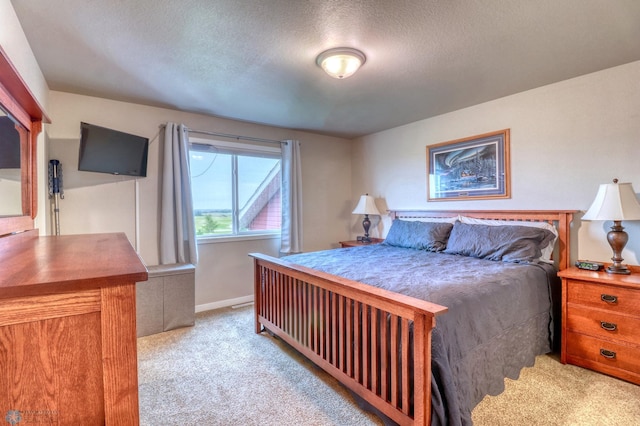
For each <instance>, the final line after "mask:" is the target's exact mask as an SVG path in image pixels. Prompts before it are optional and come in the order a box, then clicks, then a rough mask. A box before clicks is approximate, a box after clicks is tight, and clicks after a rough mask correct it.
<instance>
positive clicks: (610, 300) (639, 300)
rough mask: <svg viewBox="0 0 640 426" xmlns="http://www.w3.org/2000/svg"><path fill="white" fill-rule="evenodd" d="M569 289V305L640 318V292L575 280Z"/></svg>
mask: <svg viewBox="0 0 640 426" xmlns="http://www.w3.org/2000/svg"><path fill="white" fill-rule="evenodd" d="M567 287H568V289H567V303H576V304H580V305H584V306H591V307H593V308H599V309H607V310H611V311H617V312H624V313H626V314H630V315H637V316H640V292H639V291H635V290H630V289H628V288H620V287H613V286H607V285H600V284H592V283H588V282H586V281H574V280H571V282H570V283H569V285H568V286H567ZM639 289H640V288H639Z"/></svg>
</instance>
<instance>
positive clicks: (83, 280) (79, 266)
mask: <svg viewBox="0 0 640 426" xmlns="http://www.w3.org/2000/svg"><path fill="white" fill-rule="evenodd" d="M147 277H148V275H147V268H146V267H145V265H144V264H143V263H142V261H141V260H140V257H139V256H138V255H137V253H136V252H135V250H134V249H133V247H132V246H131V243H129V240H128V239H127V237H126V235H125V234H124V233H110V234H86V235H61V236H38V235H35V233H34V232H25V233H22V234H15V235H11V236H7V237H4V238H0V298H9V297H18V296H33V295H37V294H50V293H58V292H63V291H77V290H85V289H91V288H99V287H105V286H113V285H120V284H128V283H132V282H138V281H146V280H147Z"/></svg>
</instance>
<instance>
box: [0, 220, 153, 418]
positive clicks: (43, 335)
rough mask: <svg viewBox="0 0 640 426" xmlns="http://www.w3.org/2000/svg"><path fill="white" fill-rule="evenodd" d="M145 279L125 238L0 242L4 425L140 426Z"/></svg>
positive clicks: (28, 236)
mask: <svg viewBox="0 0 640 426" xmlns="http://www.w3.org/2000/svg"><path fill="white" fill-rule="evenodd" d="M146 279H147V269H146V267H145V266H144V264H143V263H142V262H141V261H140V258H139V257H138V256H137V254H136V253H135V251H134V250H133V248H132V247H131V244H130V243H129V241H128V240H127V238H126V236H125V235H124V234H95V235H66V236H50V237H39V236H38V235H37V231H28V232H24V233H21V234H16V235H10V236H5V237H2V238H0V414H1V415H2V416H3V418H4V416H13V420H17V419H20V422H19V423H17V424H23V423H46V424H59V425H72V424H73V425H103V424H107V425H137V424H139V411H138V374H137V350H136V313H135V294H136V293H135V283H136V282H137V281H145V280H146ZM8 418H9V417H7V419H8ZM7 421H9V420H7Z"/></svg>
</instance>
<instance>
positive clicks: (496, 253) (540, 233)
mask: <svg viewBox="0 0 640 426" xmlns="http://www.w3.org/2000/svg"><path fill="white" fill-rule="evenodd" d="M554 238H555V235H553V233H552V232H550V231H548V230H546V229H541V228H532V227H528V226H517V225H515V226H511V225H509V226H489V225H470V224H467V223H462V222H456V224H455V225H454V227H453V229H452V230H451V235H450V236H449V241H448V243H447V248H446V250H445V251H444V252H445V253H449V254H461V255H464V256H470V257H477V258H480V259H488V260H501V261H503V262H515V263H538V260H539V259H540V256H541V253H542V249H543V248H544V247H546V246H547V245H549V243H550V242H551V241H553V239H554Z"/></svg>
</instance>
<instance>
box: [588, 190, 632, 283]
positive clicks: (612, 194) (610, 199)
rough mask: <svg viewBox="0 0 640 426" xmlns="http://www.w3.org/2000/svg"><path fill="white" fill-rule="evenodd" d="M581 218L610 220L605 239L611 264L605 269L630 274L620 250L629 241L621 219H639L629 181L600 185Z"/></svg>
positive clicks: (610, 271) (614, 272)
mask: <svg viewBox="0 0 640 426" xmlns="http://www.w3.org/2000/svg"><path fill="white" fill-rule="evenodd" d="M582 219H583V220H612V221H613V226H612V227H611V231H609V233H608V234H607V241H609V245H610V246H611V249H612V250H613V257H612V258H611V260H613V264H612V265H611V266H609V267H607V269H606V271H607V272H609V273H611V274H630V273H631V271H629V268H627V267H626V266H625V265H623V264H622V261H623V260H624V259H623V258H622V250H623V249H624V246H625V245H627V241H629V235H628V234H627V233H626V232H625V231H624V228H623V227H622V221H623V220H640V204H639V203H638V199H637V198H636V193H635V192H634V190H633V187H632V186H631V184H630V183H618V179H614V180H613V183H605V184H602V185H600V188H599V189H598V193H597V194H596V198H595V200H593V204H591V207H589V210H587V212H586V213H585V214H584V216H582Z"/></svg>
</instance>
